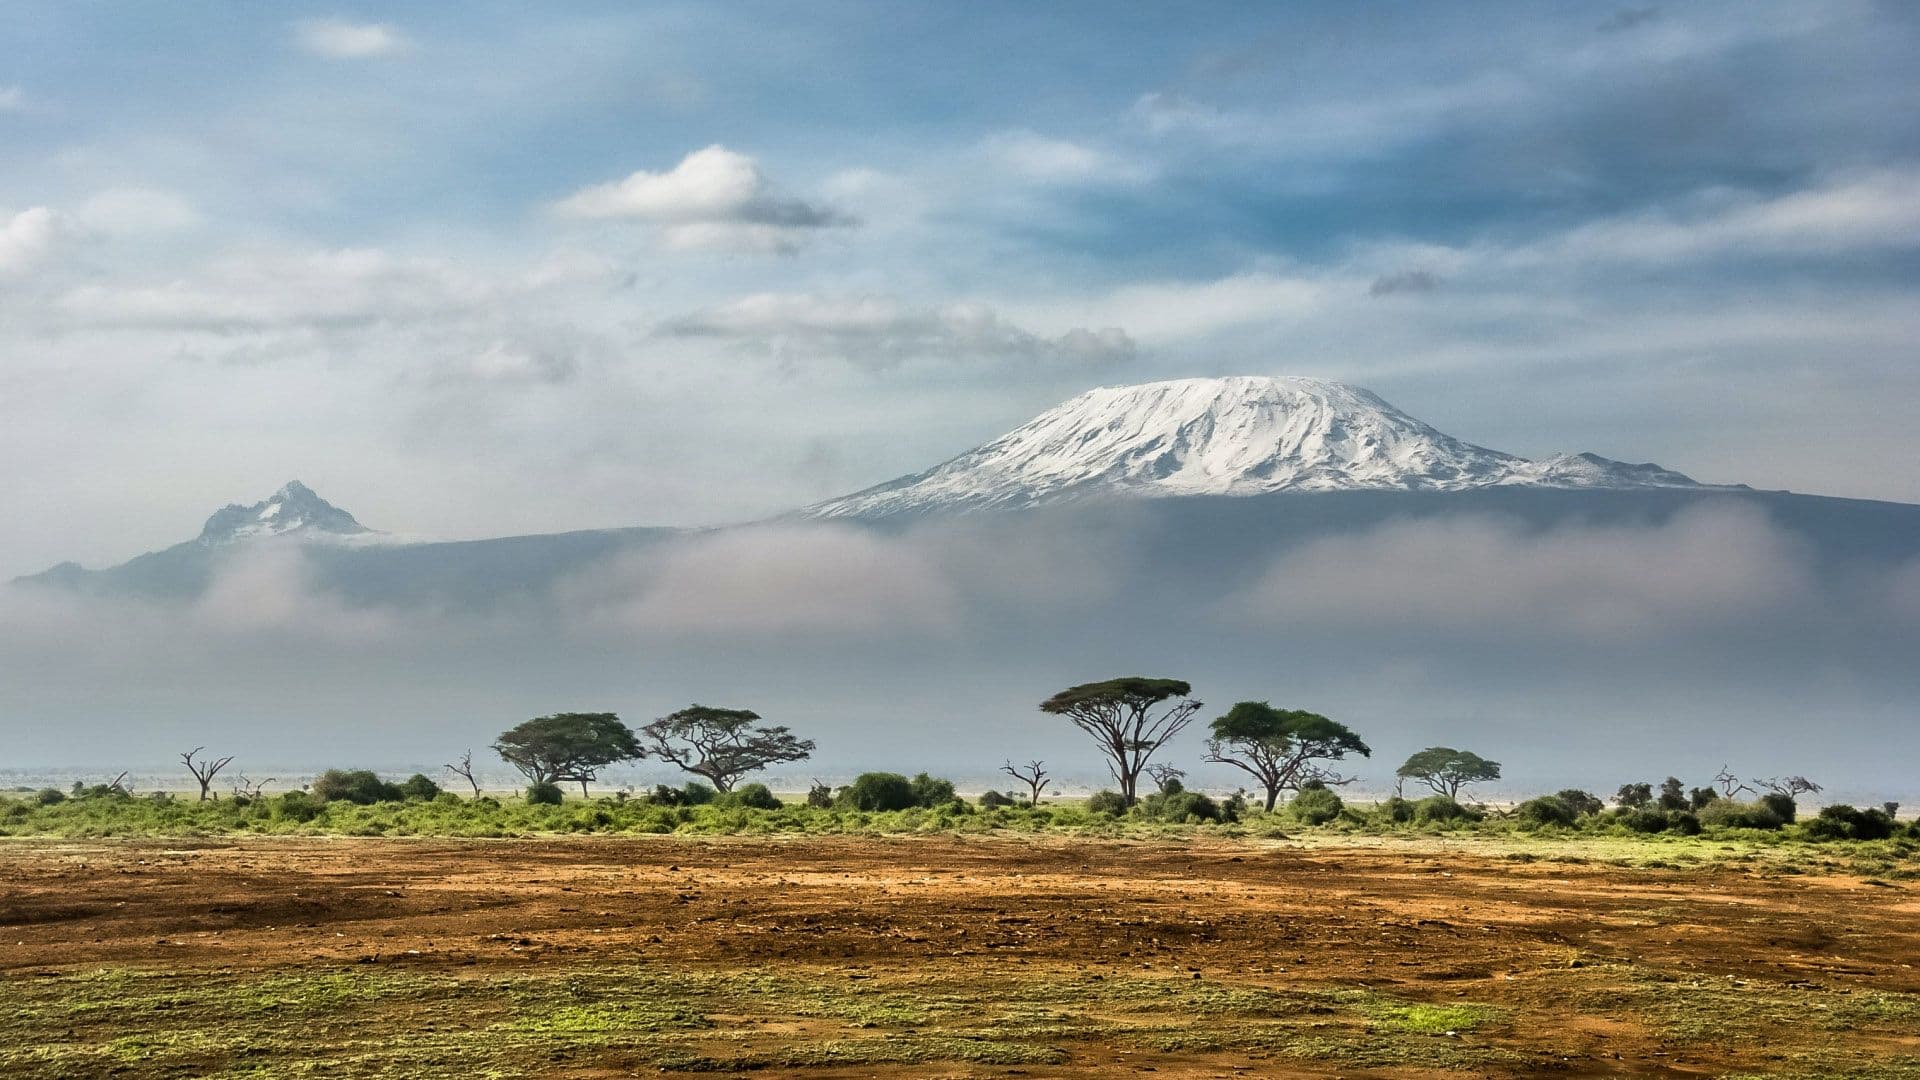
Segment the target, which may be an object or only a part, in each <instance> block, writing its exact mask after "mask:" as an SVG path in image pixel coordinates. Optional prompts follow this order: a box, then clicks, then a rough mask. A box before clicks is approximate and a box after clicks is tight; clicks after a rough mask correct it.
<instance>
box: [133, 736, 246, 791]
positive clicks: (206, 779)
mask: <svg viewBox="0 0 1920 1080" xmlns="http://www.w3.org/2000/svg"><path fill="white" fill-rule="evenodd" d="M205 749H206V747H204V746H196V747H194V748H193V749H191V750H189V751H187V752H186V753H184V754H181V755H180V760H181V761H182V762H184V763H185V764H186V766H187V771H188V772H190V773H192V774H193V778H194V779H195V780H198V781H200V801H201V802H206V801H207V800H208V799H209V798H211V799H213V800H214V801H216V802H218V801H219V799H220V796H218V795H214V794H213V793H212V792H211V791H210V790H209V789H211V788H212V787H213V778H214V777H216V776H218V775H220V770H221V769H224V768H226V767H227V765H228V764H229V763H231V762H232V761H233V756H232V755H231V754H229V755H228V756H226V757H223V758H201V759H200V760H199V761H195V760H193V755H195V754H198V753H199V752H200V751H202V750H205ZM123 775H124V774H123Z"/></svg>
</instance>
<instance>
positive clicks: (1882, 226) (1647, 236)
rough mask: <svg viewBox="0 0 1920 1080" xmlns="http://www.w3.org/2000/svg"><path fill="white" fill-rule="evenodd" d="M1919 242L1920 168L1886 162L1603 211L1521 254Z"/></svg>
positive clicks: (1636, 255) (1797, 249)
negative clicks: (1760, 191) (1765, 191)
mask: <svg viewBox="0 0 1920 1080" xmlns="http://www.w3.org/2000/svg"><path fill="white" fill-rule="evenodd" d="M1913 247H1920V171H1913V170H1880V171H1874V172H1870V173H1866V174H1860V175H1853V176H1848V177H1844V178H1838V179H1834V180H1832V181H1829V182H1828V183H1826V184H1823V185H1820V186H1816V187H1810V188H1805V189H1802V190H1799V191H1792V192H1788V193H1786V194H1783V195H1776V196H1772V197H1762V196H1756V195H1754V194H1752V193H1748V192H1732V191H1726V190H1708V191H1704V192H1701V193H1699V194H1697V195H1696V196H1695V197H1694V198H1693V199H1691V200H1689V201H1688V203H1687V204H1683V205H1681V206H1677V207H1670V208H1663V209H1656V210H1650V211H1645V212H1640V213H1635V214H1630V215H1624V216H1620V217H1614V218H1608V219H1603V220H1601V221H1597V222H1594V223H1592V224H1589V225H1584V226H1581V227H1578V228H1575V229H1573V230H1570V231H1569V232H1567V233H1565V234H1563V235H1561V236H1560V237H1558V238H1556V239H1554V240H1552V241H1550V242H1548V243H1546V244H1544V245H1536V246H1532V247H1528V248H1522V249H1518V250H1517V251H1516V252H1515V253H1514V255H1515V258H1517V259H1523V260H1524V259H1527V258H1534V259H1559V258H1571V259H1590V260H1591V259H1609V260H1617V261H1622V262H1676V261H1681V260H1687V259H1698V258H1704V257H1709V256H1717V255H1735V256H1742V255H1836V254H1842V253H1845V252H1849V251H1862V250H1871V249H1876V248H1878V249H1899V248H1913Z"/></svg>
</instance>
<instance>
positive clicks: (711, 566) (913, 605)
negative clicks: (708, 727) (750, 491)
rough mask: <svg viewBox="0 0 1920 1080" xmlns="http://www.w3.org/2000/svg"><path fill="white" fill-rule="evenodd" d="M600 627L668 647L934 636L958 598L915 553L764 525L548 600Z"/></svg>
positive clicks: (860, 533)
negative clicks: (704, 641)
mask: <svg viewBox="0 0 1920 1080" xmlns="http://www.w3.org/2000/svg"><path fill="white" fill-rule="evenodd" d="M559 599H560V601H561V603H562V605H563V607H565V608H566V609H569V610H580V611H585V612H588V613H589V614H588V616H587V618H588V619H589V620H590V621H591V623H592V624H594V625H596V626H599V627H609V628H621V629H624V630H627V631H630V632H635V633H640V634H646V635H659V636H662V637H667V638H677V637H679V636H681V635H687V634H692V635H700V636H716V637H724V638H731V637H735V636H742V635H744V636H757V635H777V636H785V635H793V634H802V635H807V636H808V637H825V638H856V639H857V638H871V637H891V636H892V635H894V634H899V633H931V634H936V635H944V634H946V633H950V632H951V631H953V630H954V629H955V627H956V625H957V621H958V619H959V617H960V610H961V603H960V597H959V596H958V595H957V594H956V593H955V592H954V590H953V588H952V586H951V585H950V584H949V583H948V582H947V580H946V579H945V577H944V575H943V574H942V572H941V569H940V567H939V566H938V565H937V564H936V563H935V562H933V561H932V560H930V559H929V558H927V557H926V554H925V553H923V552H921V551H919V550H917V549H916V548H915V547H914V546H912V545H910V544H907V543H903V542H900V541H897V540H889V539H886V538H884V537H880V536H877V535H875V534H873V533H869V532H866V531H864V530H860V529H852V528H840V527H835V526H820V525H803V526H769V527H762V528H751V529H737V530H731V531H728V532H722V533H714V534H711V535H706V536H697V537H693V538H690V539H687V540H684V541H677V542H675V543H674V544H673V545H672V546H671V547H669V548H667V549H666V550H665V551H664V552H662V553H653V552H647V553H642V554H639V555H634V556H629V557H625V558H621V559H617V560H615V561H614V562H613V563H612V564H610V565H607V566H602V567H597V568H595V569H594V570H592V571H590V572H588V573H586V574H583V575H581V576H580V577H578V578H577V579H575V580H574V581H572V582H570V583H569V584H567V585H563V586H562V587H561V589H560V590H559Z"/></svg>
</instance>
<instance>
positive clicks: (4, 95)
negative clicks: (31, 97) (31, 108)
mask: <svg viewBox="0 0 1920 1080" xmlns="http://www.w3.org/2000/svg"><path fill="white" fill-rule="evenodd" d="M26 107H27V94H26V91H24V90H22V89H20V88H19V87H17V86H0V113H4V112H20V111H21V110H23V109H25V108H26Z"/></svg>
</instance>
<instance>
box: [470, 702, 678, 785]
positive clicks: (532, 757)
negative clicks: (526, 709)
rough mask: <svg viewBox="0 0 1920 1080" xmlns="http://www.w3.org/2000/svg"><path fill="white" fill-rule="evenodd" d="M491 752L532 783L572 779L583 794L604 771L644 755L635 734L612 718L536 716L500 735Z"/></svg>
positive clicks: (595, 715) (603, 715)
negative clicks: (603, 769) (493, 751)
mask: <svg viewBox="0 0 1920 1080" xmlns="http://www.w3.org/2000/svg"><path fill="white" fill-rule="evenodd" d="M493 748H494V750H495V751H497V752H498V753H499V754H500V756H501V758H503V759H504V760H505V761H506V763H507V764H509V765H511V766H513V767H514V768H516V769H518V770H520V772H521V773H522V774H524V775H525V776H526V778H527V780H528V781H529V782H530V783H532V784H536V785H538V784H552V783H557V782H559V781H562V780H572V781H577V782H578V783H579V784H580V790H581V792H582V793H585V792H586V790H587V782H588V781H590V780H593V779H594V778H595V777H597V776H598V775H599V772H600V770H601V769H602V768H603V767H605V766H607V765H611V764H613V763H614V762H616V761H631V760H632V759H634V758H637V757H640V756H641V754H642V751H641V749H640V743H639V741H638V740H637V739H635V738H634V734H633V729H631V728H629V727H627V725H625V724H623V723H621V722H620V718H619V717H618V716H616V715H614V714H613V713H555V714H554V715H552V716H537V717H534V718H533V719H532V720H527V721H524V722H522V723H520V724H518V725H516V726H514V727H513V728H512V729H510V730H508V731H506V732H504V733H502V734H501V736H500V738H499V740H498V741H496V742H495V743H494V744H493Z"/></svg>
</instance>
